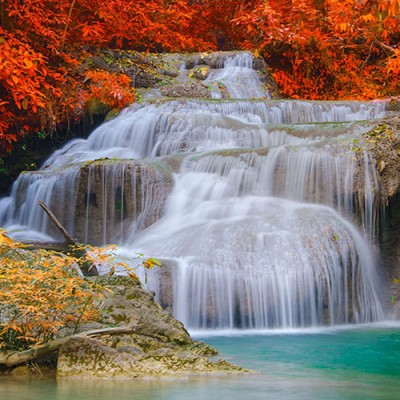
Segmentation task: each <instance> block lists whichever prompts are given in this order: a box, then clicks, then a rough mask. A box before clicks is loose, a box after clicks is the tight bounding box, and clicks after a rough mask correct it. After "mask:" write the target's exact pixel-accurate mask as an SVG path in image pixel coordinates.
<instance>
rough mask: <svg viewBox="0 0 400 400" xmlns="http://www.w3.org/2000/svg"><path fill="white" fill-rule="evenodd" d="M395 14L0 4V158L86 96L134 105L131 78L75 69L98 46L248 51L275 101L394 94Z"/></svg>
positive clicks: (247, 6) (348, 0)
mask: <svg viewBox="0 0 400 400" xmlns="http://www.w3.org/2000/svg"><path fill="white" fill-rule="evenodd" d="M399 10H400V0H340V1H338V0H134V1H133V0H23V1H21V0H0V114H1V118H0V157H1V156H3V157H4V156H5V155H7V154H8V153H9V152H10V151H11V150H12V148H13V146H15V144H16V143H18V142H19V141H21V140H22V139H23V138H26V137H27V136H29V135H31V136H32V135H35V136H39V137H45V136H48V135H51V134H53V133H54V132H56V131H57V130H62V129H65V127H70V126H71V125H73V124H74V123H76V122H77V121H79V119H81V118H82V115H83V112H84V107H85V104H86V103H87V102H88V101H89V100H90V99H98V100H100V101H101V102H103V103H105V104H107V105H109V106H111V107H117V108H122V107H124V106H126V105H128V104H130V103H132V102H133V101H135V88H134V84H133V80H132V76H128V75H125V74H123V73H121V72H115V73H113V72H110V71H104V70H99V69H89V70H88V69H85V68H82V64H83V63H84V60H85V59H87V57H88V56H89V55H93V54H95V53H96V51H98V50H99V49H120V50H129V51H145V52H200V51H201V52H204V51H215V50H235V49H246V50H251V51H253V52H254V53H255V55H256V56H259V55H260V56H262V57H264V58H265V60H266V61H267V63H268V64H269V66H270V67H271V69H272V71H273V76H274V78H275V80H276V82H277V84H278V85H279V88H280V91H281V94H282V96H284V97H290V98H302V99H321V100H329V99H359V100H366V99H378V98H386V97H395V96H398V94H399V87H400V80H399V74H400V49H399V48H398V44H399V40H400V16H399ZM0 160H1V158H0ZM0 167H1V165H0Z"/></svg>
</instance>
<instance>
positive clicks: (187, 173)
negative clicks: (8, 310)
mask: <svg viewBox="0 0 400 400" xmlns="http://www.w3.org/2000/svg"><path fill="white" fill-rule="evenodd" d="M252 62H253V61H252V56H251V55H250V54H248V53H239V54H238V55H236V56H229V57H227V58H226V59H225V61H224V64H223V68H220V69H217V70H214V71H212V72H211V73H210V75H209V77H208V78H207V84H209V85H210V87H211V90H212V97H214V99H208V100H206V99H188V100H168V101H152V102H149V103H144V104H135V105H133V106H132V107H129V108H127V109H126V110H124V111H123V112H122V113H121V115H120V116H118V117H117V118H115V119H114V120H111V121H109V122H106V123H104V124H103V125H102V126H100V127H99V128H98V129H96V130H95V131H94V132H93V133H92V134H91V135H90V137H89V138H88V139H87V140H83V139H79V140H75V141H72V142H70V143H69V144H67V145H66V146H65V147H64V148H62V149H60V150H58V151H56V152H55V153H54V154H53V155H52V156H51V157H50V158H49V159H48V160H47V161H46V162H45V163H44V165H43V166H42V167H41V169H40V170H39V171H36V172H29V173H25V174H22V175H21V176H20V177H19V178H18V180H17V181H16V183H15V184H14V186H13V189H12V193H11V196H10V197H9V198H6V199H2V200H0V225H1V226H4V227H6V228H7V229H8V230H9V231H10V234H11V235H12V236H14V237H16V238H24V239H28V238H38V237H40V238H46V239H49V238H52V239H58V238H57V233H56V232H54V230H53V228H52V227H51V226H49V223H48V221H47V219H46V216H45V215H43V213H42V212H41V210H40V209H39V208H37V207H34V205H35V204H36V203H37V201H38V200H43V201H45V202H46V203H47V204H48V205H49V206H50V208H52V209H53V211H54V212H55V214H56V215H57V216H58V217H59V218H60V220H61V221H62V222H63V223H64V225H65V226H66V227H67V229H68V230H69V231H70V232H71V233H72V234H73V235H74V236H76V237H78V238H80V240H82V241H87V242H91V243H98V244H105V243H118V244H119V245H120V246H121V248H123V250H121V252H123V253H124V254H130V252H131V253H133V254H135V253H143V254H145V255H146V256H149V257H150V256H152V257H159V258H163V259H165V260H172V262H171V263H170V264H171V267H170V271H169V274H170V281H169V283H166V282H163V283H162V282H161V281H162V280H163V279H164V278H163V276H164V275H165V274H166V272H165V271H164V270H162V269H161V270H156V269H155V270H152V271H151V272H149V273H148V282H147V285H148V287H149V288H150V289H151V290H154V291H155V292H156V293H157V295H158V297H159V298H160V299H162V298H163V296H165V293H164V292H165V291H166V290H169V291H170V295H169V297H170V298H171V304H169V306H170V307H171V309H172V311H173V312H174V314H175V315H176V316H177V317H178V318H179V319H181V320H182V321H183V322H184V323H185V324H186V325H187V326H188V327H189V328H252V329H261V328H294V327H307V326H317V325H335V324H347V323H363V322H370V321H376V320H379V319H381V318H382V317H383V312H382V308H381V305H380V302H379V298H378V297H379V296H378V294H377V290H376V287H377V281H378V278H377V273H376V269H375V264H376V254H375V249H374V247H373V245H372V241H371V237H373V235H374V226H375V220H374V218H375V217H374V215H375V214H374V212H375V208H376V195H377V193H378V191H379V187H378V180H377V178H376V173H375V168H374V166H373V164H372V162H371V160H370V155H369V153H368V151H367V150H366V149H365V148H364V147H363V145H362V141H363V136H362V135H363V133H365V132H367V131H368V130H369V129H370V127H371V124H372V123H371V121H373V120H374V119H379V118H382V117H383V116H384V115H385V103H384V102H348V101H332V102H313V101H300V100H273V99H270V95H269V93H268V91H267V90H266V89H265V87H263V85H262V83H261V81H260V80H259V78H258V76H257V71H255V70H254V69H253V68H252V65H253V64H252ZM222 86H223V87H224V90H226V91H227V92H228V93H229V94H230V99H227V100H226V99H224V100H222V99H218V98H219V97H220V96H219V95H218V90H220V89H221V87H222Z"/></svg>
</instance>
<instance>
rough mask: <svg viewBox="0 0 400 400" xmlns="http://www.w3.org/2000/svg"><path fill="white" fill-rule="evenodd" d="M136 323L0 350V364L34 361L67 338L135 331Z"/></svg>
mask: <svg viewBox="0 0 400 400" xmlns="http://www.w3.org/2000/svg"><path fill="white" fill-rule="evenodd" d="M135 328H136V325H134V326H123V327H117V328H103V329H94V330H91V331H86V332H81V333H77V334H75V335H71V336H66V337H63V338H59V339H55V340H52V341H50V342H47V343H44V344H43V345H41V346H37V347H35V348H32V349H28V350H23V351H0V365H5V366H6V367H8V368H12V367H15V366H17V365H20V364H25V363H28V362H30V361H35V360H37V359H39V358H41V357H44V356H47V355H49V354H51V353H53V352H56V351H58V349H59V348H60V347H61V346H62V345H63V344H64V343H66V342H67V341H68V340H69V339H72V338H76V337H94V338H95V337H99V336H104V335H121V334H129V333H134V332H135Z"/></svg>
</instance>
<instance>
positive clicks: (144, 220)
mask: <svg viewBox="0 0 400 400" xmlns="http://www.w3.org/2000/svg"><path fill="white" fill-rule="evenodd" d="M171 188H172V175H171V174H170V173H168V170H167V169H166V168H164V169H162V170H161V169H158V168H157V167H156V166H151V165H146V164H144V163H142V162H140V161H123V160H121V161H112V160H104V161H95V162H93V163H88V164H86V165H85V166H83V167H82V168H81V171H80V178H79V183H78V186H77V199H76V207H75V211H74V213H75V224H74V225H75V233H74V234H75V236H76V237H77V238H78V239H80V240H81V241H88V242H89V243H92V244H102V243H106V242H108V243H110V242H115V241H116V240H121V239H123V238H125V237H126V235H127V234H128V232H129V229H130V228H131V226H132V225H133V224H134V223H135V224H136V226H137V227H138V228H145V227H147V226H149V225H151V224H152V223H154V222H155V221H156V220H157V219H159V218H160V216H161V213H162V210H163V206H164V203H165V200H166V197H167V196H168V194H169V192H170V190H171Z"/></svg>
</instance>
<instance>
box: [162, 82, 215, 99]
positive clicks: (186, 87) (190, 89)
mask: <svg viewBox="0 0 400 400" xmlns="http://www.w3.org/2000/svg"><path fill="white" fill-rule="evenodd" d="M161 94H162V95H163V96H167V97H190V98H209V97H211V95H210V92H209V91H208V89H207V88H206V87H205V86H203V85H201V84H198V83H194V82H192V83H178V84H176V85H170V86H164V87H162V88H161Z"/></svg>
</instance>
